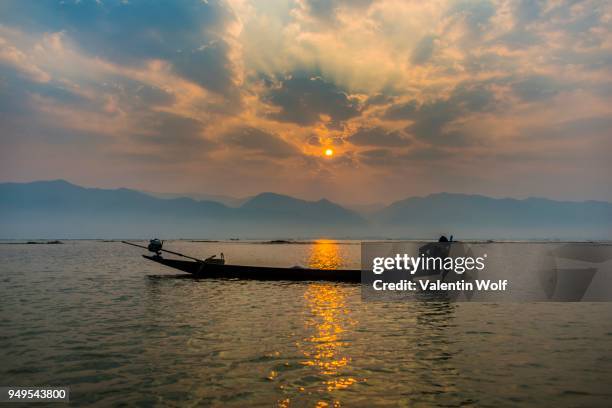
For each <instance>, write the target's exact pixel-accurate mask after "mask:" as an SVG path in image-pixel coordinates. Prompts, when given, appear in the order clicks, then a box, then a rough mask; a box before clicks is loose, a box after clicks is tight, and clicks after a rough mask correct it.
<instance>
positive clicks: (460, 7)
mask: <svg viewBox="0 0 612 408" xmlns="http://www.w3.org/2000/svg"><path fill="white" fill-rule="evenodd" d="M495 12H496V10H495V5H494V4H493V3H491V2H490V1H487V0H480V1H470V0H464V1H459V2H457V3H456V4H455V6H454V7H452V8H451V9H450V12H449V14H450V15H452V16H455V17H458V18H460V19H462V20H463V21H465V23H466V26H467V27H468V29H469V30H470V32H471V33H472V34H479V33H480V32H482V31H483V30H484V29H485V28H486V27H487V26H488V25H489V20H490V19H491V17H493V16H494V15H495Z"/></svg>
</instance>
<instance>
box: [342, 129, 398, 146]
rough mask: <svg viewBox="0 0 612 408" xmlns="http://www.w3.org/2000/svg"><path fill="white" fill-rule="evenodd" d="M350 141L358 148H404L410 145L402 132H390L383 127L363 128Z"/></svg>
mask: <svg viewBox="0 0 612 408" xmlns="http://www.w3.org/2000/svg"><path fill="white" fill-rule="evenodd" d="M348 141H349V142H351V143H352V144H354V145H357V146H389V147H404V146H408V145H409V144H410V140H409V139H407V138H406V137H405V136H404V135H402V133H401V132H398V131H389V130H386V129H384V128H381V127H372V128H361V129H358V130H357V131H356V132H355V133H353V134H352V135H351V136H350V137H349V138H348Z"/></svg>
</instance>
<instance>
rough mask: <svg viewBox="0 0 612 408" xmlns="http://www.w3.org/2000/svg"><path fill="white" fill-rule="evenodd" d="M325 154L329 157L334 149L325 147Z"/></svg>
mask: <svg viewBox="0 0 612 408" xmlns="http://www.w3.org/2000/svg"><path fill="white" fill-rule="evenodd" d="M325 155H326V156H328V157H331V156H333V155H334V151H333V150H332V149H326V150H325Z"/></svg>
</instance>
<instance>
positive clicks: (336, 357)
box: [298, 240, 364, 407]
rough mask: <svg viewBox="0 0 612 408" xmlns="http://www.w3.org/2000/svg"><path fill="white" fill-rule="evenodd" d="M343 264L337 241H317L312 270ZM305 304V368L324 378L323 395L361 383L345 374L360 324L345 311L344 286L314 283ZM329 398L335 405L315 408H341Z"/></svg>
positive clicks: (320, 404)
mask: <svg viewBox="0 0 612 408" xmlns="http://www.w3.org/2000/svg"><path fill="white" fill-rule="evenodd" d="M343 264H344V259H343V257H342V255H341V251H340V246H339V245H338V244H337V243H336V242H335V241H331V240H318V241H316V243H315V244H314V245H313V247H312V253H311V255H310V259H309V263H308V266H309V267H311V268H317V269H336V268H341V267H342V266H343ZM304 300H305V302H306V309H305V314H304V316H305V319H304V325H305V327H306V330H307V332H308V333H311V335H310V336H308V337H306V338H304V340H303V341H302V342H300V343H299V344H298V346H299V348H300V351H301V352H302V354H303V355H304V357H305V358H306V359H305V360H304V361H302V364H303V365H304V366H309V367H313V368H314V369H315V370H316V371H317V373H318V375H319V376H320V377H323V383H322V385H323V390H324V391H327V392H333V391H336V390H342V389H346V388H349V387H350V386H352V385H353V384H355V383H357V382H358V381H360V380H358V379H356V378H354V377H351V376H347V375H344V374H343V373H344V372H346V371H347V368H348V367H349V365H350V363H351V356H350V355H349V343H348V342H347V341H346V340H345V339H346V338H347V334H348V332H349V331H350V330H351V329H352V328H353V327H354V326H355V325H356V323H357V321H356V320H354V318H353V317H352V316H350V313H349V311H348V309H347V308H346V292H345V291H344V289H343V287H342V286H341V285H340V286H339V285H335V284H331V283H313V284H310V285H309V286H308V288H307V289H306V291H305V292H304ZM361 381H364V380H361ZM329 397H330V398H333V402H331V403H328V402H326V401H318V402H317V404H316V406H318V407H328V406H334V407H338V406H340V401H338V400H337V396H333V395H330V396H329Z"/></svg>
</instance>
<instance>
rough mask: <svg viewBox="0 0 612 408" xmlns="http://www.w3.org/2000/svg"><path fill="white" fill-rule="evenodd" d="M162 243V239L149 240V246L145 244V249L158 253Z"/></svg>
mask: <svg viewBox="0 0 612 408" xmlns="http://www.w3.org/2000/svg"><path fill="white" fill-rule="evenodd" d="M163 245H164V243H163V242H162V241H160V240H159V239H157V238H155V239H152V240H150V241H149V246H147V249H148V250H149V251H151V252H155V254H156V255H160V254H161V250H162V246H163Z"/></svg>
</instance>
